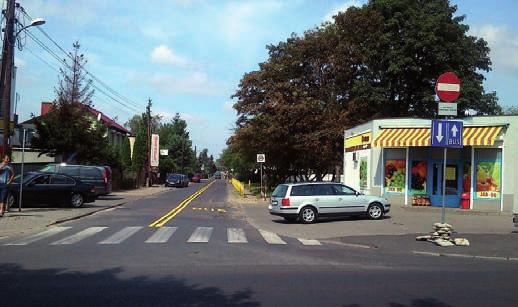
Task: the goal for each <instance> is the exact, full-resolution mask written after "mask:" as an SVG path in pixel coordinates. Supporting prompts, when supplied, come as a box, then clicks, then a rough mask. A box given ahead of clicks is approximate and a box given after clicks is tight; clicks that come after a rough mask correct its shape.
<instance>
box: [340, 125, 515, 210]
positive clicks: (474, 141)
mask: <svg viewBox="0 0 518 307" xmlns="http://www.w3.org/2000/svg"><path fill="white" fill-rule="evenodd" d="M459 120H461V121H462V122H463V125H464V129H463V147H462V148H448V149H447V150H446V163H445V160H444V152H445V151H444V149H443V148H439V147H432V146H431V136H430V134H431V128H430V127H431V120H428V119H413V118H393V119H380V120H373V121H371V122H368V123H365V124H363V125H360V126H356V127H353V128H351V129H348V130H346V131H345V134H344V140H345V142H344V179H343V182H344V183H345V184H347V185H349V186H351V187H353V188H356V189H358V190H361V191H363V192H364V193H366V194H372V195H381V196H384V197H386V198H387V199H389V200H390V201H391V202H392V203H394V204H402V205H407V206H412V205H419V206H442V203H443V197H444V204H445V206H446V207H450V208H464V209H471V210H477V211H490V212H513V211H515V212H518V116H483V117H466V118H463V119H459ZM443 184H444V186H443ZM443 192H444V193H443Z"/></svg>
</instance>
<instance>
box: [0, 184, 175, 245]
mask: <svg viewBox="0 0 518 307" xmlns="http://www.w3.org/2000/svg"><path fill="white" fill-rule="evenodd" d="M169 190H170V189H169V188H166V187H163V186H154V187H150V188H141V189H137V190H128V191H117V192H113V193H112V194H110V195H107V196H100V197H99V198H98V199H97V200H96V201H95V202H94V203H89V204H84V206H83V207H81V208H67V207H52V208H22V211H21V212H19V211H18V206H15V207H14V208H11V211H10V212H7V213H6V214H5V215H4V216H3V217H0V240H3V239H6V238H9V237H14V236H19V235H28V234H32V233H36V232H38V231H41V230H42V229H44V228H45V227H47V226H49V225H53V224H58V223H61V222H64V221H68V220H73V219H77V218H81V217H84V216H88V215H91V214H94V213H96V212H99V211H103V210H107V209H110V208H114V207H117V206H121V205H124V204H127V203H129V202H132V201H135V200H137V199H141V198H145V197H149V196H152V195H155V194H158V193H162V192H165V191H169Z"/></svg>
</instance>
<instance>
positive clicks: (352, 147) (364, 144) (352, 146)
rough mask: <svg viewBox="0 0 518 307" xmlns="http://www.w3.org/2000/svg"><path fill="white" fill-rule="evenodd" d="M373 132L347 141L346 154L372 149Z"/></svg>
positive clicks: (349, 138)
mask: <svg viewBox="0 0 518 307" xmlns="http://www.w3.org/2000/svg"><path fill="white" fill-rule="evenodd" d="M371 141H372V132H366V133H362V134H359V135H355V136H352V137H348V138H346V139H345V152H353V151H357V150H363V149H369V148H371Z"/></svg>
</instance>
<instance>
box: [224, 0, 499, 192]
mask: <svg viewBox="0 0 518 307" xmlns="http://www.w3.org/2000/svg"><path fill="white" fill-rule="evenodd" d="M456 10H457V7H456V6H454V5H451V4H450V3H449V1H447V0H426V1H425V0H371V1H369V2H368V3H367V4H365V5H363V6H362V7H351V8H349V9H348V10H347V11H346V12H341V13H339V14H337V15H336V16H335V17H334V21H333V22H330V23H325V24H323V25H321V26H320V27H317V28H315V29H313V30H309V31H307V32H305V33H304V35H303V36H297V35H295V34H293V35H292V36H291V37H290V38H288V39H287V40H286V41H285V42H280V43H279V44H277V45H270V46H268V52H269V58H268V60H267V61H266V62H264V63H261V64H260V65H259V70H257V71H252V72H249V73H247V74H245V75H244V77H243V78H242V79H241V81H240V84H239V87H238V90H237V91H236V93H235V94H234V96H233V97H234V98H237V102H236V104H235V105H234V108H235V109H236V110H237V112H238V120H237V121H236V129H235V133H234V135H233V136H232V137H231V138H230V139H229V140H228V144H229V150H230V152H231V153H232V156H235V155H239V156H240V159H243V160H245V161H255V155H256V154H257V153H265V154H266V156H267V159H266V163H265V167H266V168H265V170H266V172H267V174H268V177H269V178H270V184H274V183H275V182H279V181H283V180H285V179H286V178H287V177H288V176H296V177H299V178H301V179H308V178H307V175H308V174H316V179H317V180H319V179H320V178H321V175H322V174H324V173H334V171H335V169H336V168H337V166H339V165H341V161H342V158H343V153H342V151H343V131H344V129H347V128H349V127H352V126H355V125H358V124H361V123H364V122H366V121H369V120H372V119H374V118H379V117H400V116H410V117H424V118H430V117H434V116H436V100H437V98H436V96H435V94H434V84H435V81H436V78H437V77H438V76H439V75H440V74H441V73H443V72H445V71H454V72H455V73H457V74H458V75H459V76H460V78H461V80H462V95H461V97H460V99H459V113H460V114H462V112H464V111H465V110H466V109H468V108H469V109H474V110H476V111H477V112H479V113H481V114H495V113H499V112H500V107H499V106H498V104H497V99H496V94H495V93H486V92H485V91H484V89H483V86H482V82H483V80H484V76H483V74H482V73H483V72H484V71H489V70H490V67H491V66H490V65H491V61H490V59H489V48H488V46H487V43H486V42H485V41H484V40H483V39H480V38H476V37H473V36H470V35H468V29H469V28H468V26H467V25H465V24H463V21H464V16H457V15H456V14H455V13H456Z"/></svg>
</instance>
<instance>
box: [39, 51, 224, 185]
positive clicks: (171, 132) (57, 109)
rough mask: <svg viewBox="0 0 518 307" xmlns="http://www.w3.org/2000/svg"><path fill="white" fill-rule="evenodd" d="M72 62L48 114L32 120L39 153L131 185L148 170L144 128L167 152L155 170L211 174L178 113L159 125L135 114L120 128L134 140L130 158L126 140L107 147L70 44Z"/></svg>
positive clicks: (209, 162)
mask: <svg viewBox="0 0 518 307" xmlns="http://www.w3.org/2000/svg"><path fill="white" fill-rule="evenodd" d="M73 48H74V49H73V52H71V53H70V58H71V59H72V61H71V63H67V64H66V66H67V67H66V68H64V69H61V71H60V81H59V84H58V87H57V88H56V89H55V92H56V96H57V97H56V100H55V101H54V102H53V106H52V110H51V111H50V112H48V113H47V114H45V115H44V116H40V117H35V116H34V115H33V119H32V120H33V122H34V124H35V126H36V130H37V131H36V132H37V133H36V135H35V136H34V137H33V139H32V146H33V147H35V148H38V149H40V150H41V154H48V155H50V156H61V158H62V161H64V162H74V163H80V164H97V165H109V166H111V167H112V169H113V170H114V173H117V174H118V176H117V175H116V176H115V179H117V177H118V179H120V180H121V181H122V183H123V186H126V187H131V186H134V185H135V183H137V185H138V184H139V183H140V184H142V183H143V180H141V179H142V177H143V174H144V170H145V169H146V166H147V138H148V134H147V127H148V123H149V124H150V125H151V131H152V133H158V134H159V135H160V148H161V149H168V150H169V155H167V156H161V157H160V163H159V165H160V172H161V174H163V175H165V174H167V173H170V172H173V171H174V172H182V173H188V174H189V173H194V172H198V171H200V169H201V168H202V166H203V168H204V170H205V171H206V172H207V173H209V172H213V171H215V168H216V167H215V163H214V159H213V157H212V156H209V155H208V150H207V149H203V150H202V151H201V153H200V155H199V156H198V157H197V156H196V152H195V150H193V148H192V147H193V146H192V141H191V140H190V138H189V132H187V123H186V122H185V121H184V120H183V119H181V118H180V115H179V114H176V116H175V117H174V118H173V119H172V120H171V121H170V122H162V119H161V118H160V116H154V117H152V118H151V119H150V120H148V118H147V117H148V116H147V114H146V113H143V114H141V115H135V116H134V117H132V118H131V119H130V120H128V122H127V123H126V124H125V125H126V127H127V129H128V130H130V132H131V134H132V135H133V136H135V137H136V138H135V144H134V147H133V155H132V156H131V150H130V142H129V138H128V137H125V138H124V139H123V142H122V143H119V144H110V142H109V140H108V137H107V129H106V127H105V126H104V125H103V124H102V123H100V122H99V121H97V120H96V119H95V118H93V115H92V114H91V113H89V112H88V108H90V107H92V106H93V104H92V96H93V94H94V91H93V89H92V88H91V87H92V80H90V79H88V78H87V75H86V73H85V71H84V66H85V64H86V62H87V61H86V59H85V57H84V55H83V54H80V52H79V49H80V45H79V43H77V42H76V43H75V44H74V45H73Z"/></svg>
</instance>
